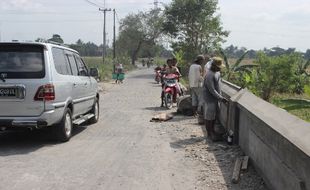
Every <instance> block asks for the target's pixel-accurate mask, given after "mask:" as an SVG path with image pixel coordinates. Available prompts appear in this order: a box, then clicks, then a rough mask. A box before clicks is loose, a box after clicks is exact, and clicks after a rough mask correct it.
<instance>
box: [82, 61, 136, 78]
mask: <svg viewBox="0 0 310 190" xmlns="http://www.w3.org/2000/svg"><path fill="white" fill-rule="evenodd" d="M83 60H84V61H85V63H86V64H87V66H88V67H89V68H90V67H93V68H98V69H99V72H100V80H101V81H109V80H111V79H112V73H113V62H112V59H109V58H107V59H106V63H105V64H103V63H102V57H83ZM123 66H124V71H125V72H128V71H130V70H133V69H135V68H136V67H135V66H133V65H131V64H130V63H123Z"/></svg>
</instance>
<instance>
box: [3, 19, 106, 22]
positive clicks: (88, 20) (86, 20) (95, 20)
mask: <svg viewBox="0 0 310 190" xmlns="http://www.w3.org/2000/svg"><path fill="white" fill-rule="evenodd" d="M101 21H102V20H100V19H84V20H0V22H3V23H5V22H7V23H60V22H62V23H64V22H101Z"/></svg>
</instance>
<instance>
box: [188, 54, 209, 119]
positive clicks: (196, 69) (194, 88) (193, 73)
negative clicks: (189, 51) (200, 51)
mask: <svg viewBox="0 0 310 190" xmlns="http://www.w3.org/2000/svg"><path fill="white" fill-rule="evenodd" d="M204 60H205V58H204V56H203V55H198V56H197V58H196V60H195V61H194V62H193V63H192V65H191V66H190V68H189V73H188V79H189V87H190V92H191V98H192V108H193V113H194V115H197V108H198V105H199V102H200V97H201V93H200V90H201V84H200V83H201V81H202V68H201V65H202V64H203V62H204Z"/></svg>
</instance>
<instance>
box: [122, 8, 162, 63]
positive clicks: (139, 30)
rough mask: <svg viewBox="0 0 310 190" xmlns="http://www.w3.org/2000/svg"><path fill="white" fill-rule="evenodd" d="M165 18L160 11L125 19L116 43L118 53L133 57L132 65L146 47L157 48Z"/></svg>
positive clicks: (134, 15)
mask: <svg viewBox="0 0 310 190" xmlns="http://www.w3.org/2000/svg"><path fill="white" fill-rule="evenodd" d="M162 22H163V17H162V15H161V13H160V10H159V9H157V10H156V9H154V10H151V11H150V12H139V13H138V14H130V15H128V16H127V17H125V18H124V19H123V20H122V21H121V24H120V32H119V37H118V40H117V42H116V46H117V49H118V52H119V53H120V54H123V53H124V52H126V54H128V55H129V56H130V57H131V60H132V64H135V60H136V59H137V56H138V54H139V52H140V50H141V48H142V47H143V45H144V46H147V45H148V46H152V47H153V46H155V45H156V44H157V42H156V40H157V39H158V38H159V36H160V35H161V33H162V30H161V25H162Z"/></svg>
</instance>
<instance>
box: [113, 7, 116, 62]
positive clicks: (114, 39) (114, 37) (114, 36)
mask: <svg viewBox="0 0 310 190" xmlns="http://www.w3.org/2000/svg"><path fill="white" fill-rule="evenodd" d="M113 13H114V24H113V59H114V60H115V57H116V55H115V54H116V53H115V51H116V44H115V42H116V34H115V33H116V31H115V15H116V12H115V9H113Z"/></svg>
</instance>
